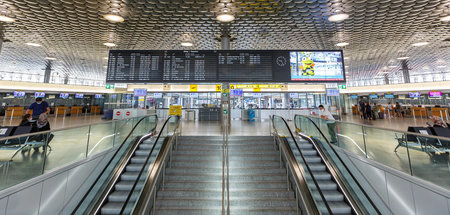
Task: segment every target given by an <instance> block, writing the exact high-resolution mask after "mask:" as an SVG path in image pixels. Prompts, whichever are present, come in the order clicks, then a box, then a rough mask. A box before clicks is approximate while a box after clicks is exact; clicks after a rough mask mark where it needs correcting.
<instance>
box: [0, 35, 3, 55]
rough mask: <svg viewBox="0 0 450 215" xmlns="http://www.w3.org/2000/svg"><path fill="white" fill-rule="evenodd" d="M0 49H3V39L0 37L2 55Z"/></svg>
mask: <svg viewBox="0 0 450 215" xmlns="http://www.w3.org/2000/svg"><path fill="white" fill-rule="evenodd" d="M2 47H3V38H2V37H0V53H2Z"/></svg>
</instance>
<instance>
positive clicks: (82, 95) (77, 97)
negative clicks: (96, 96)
mask: <svg viewBox="0 0 450 215" xmlns="http://www.w3.org/2000/svg"><path fill="white" fill-rule="evenodd" d="M75 98H76V99H82V98H84V94H83V93H75Z"/></svg>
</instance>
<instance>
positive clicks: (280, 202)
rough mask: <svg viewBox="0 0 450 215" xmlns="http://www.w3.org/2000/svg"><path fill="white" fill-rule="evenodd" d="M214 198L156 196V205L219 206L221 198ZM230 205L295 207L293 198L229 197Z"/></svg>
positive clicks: (259, 207) (260, 207) (261, 207)
mask: <svg viewBox="0 0 450 215" xmlns="http://www.w3.org/2000/svg"><path fill="white" fill-rule="evenodd" d="M220 197H221V196H219V198H215V199H211V198H208V199H193V198H184V199H183V198H158V199H157V200H156V205H157V207H194V208H198V207H202V206H221V205H222V198H220ZM230 207H245V208H258V209H263V208H270V207H296V203H295V200H294V199H282V198H277V199H267V200H264V199H249V200H243V199H239V200H233V199H230Z"/></svg>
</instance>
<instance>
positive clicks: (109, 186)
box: [72, 114, 158, 214]
mask: <svg viewBox="0 0 450 215" xmlns="http://www.w3.org/2000/svg"><path fill="white" fill-rule="evenodd" d="M152 116H154V117H156V121H155V126H154V127H153V128H152V129H151V130H150V131H149V133H148V135H150V136H152V135H153V134H154V133H155V130H156V127H157V125H158V116H157V115H156V114H155V115H149V116H145V117H142V118H141V119H140V120H139V121H138V122H137V123H136V125H134V127H133V128H132V129H131V131H130V133H128V135H127V137H126V138H125V139H124V140H123V142H122V144H120V146H119V148H118V149H117V150H116V151H115V152H114V154H113V155H112V156H111V158H110V159H109V161H108V163H107V164H106V165H105V167H104V168H103V170H102V171H101V173H100V174H99V175H98V177H97V178H96V179H95V181H94V182H93V183H92V185H91V186H90V187H89V189H88V190H87V192H86V193H85V194H84V196H83V198H82V199H81V200H80V201H79V203H78V204H77V206H76V207H75V209H74V210H73V212H72V214H75V212H76V211H77V210H78V209H79V208H80V207H81V205H82V204H83V202H84V201H85V200H86V198H87V196H88V195H89V194H90V192H91V190H93V189H94V186H95V185H96V184H97V183H98V181H99V180H100V178H101V177H102V175H103V174H104V173H105V171H106V170H107V169H108V167H109V165H110V164H111V162H112V161H113V160H114V158H115V157H116V155H117V154H118V153H119V151H120V150H121V149H122V147H123V146H124V145H125V143H126V142H127V141H128V139H129V138H130V136H131V135H132V134H133V132H134V130H136V128H137V127H138V126H139V125H140V123H141V122H142V121H143V120H144V119H145V118H147V117H152ZM138 143H139V141H138V139H136V140H135V141H134V143H133V144H132V145H133V146H134V147H135V146H136V145H138ZM133 146H132V148H133ZM130 151H131V150H130ZM130 151H129V152H128V153H127V154H126V155H125V156H131V155H133V153H130ZM124 163H125V164H124ZM125 166H126V162H123V163H122V164H121V166H120V167H119V169H118V171H116V172H115V174H114V176H113V177H112V178H111V180H110V183H109V184H108V185H107V187H106V189H105V191H106V192H103V194H102V195H101V197H100V198H101V199H104V198H105V196H107V194H108V193H109V191H111V188H112V186H113V185H114V181H117V178H118V177H119V176H120V174H121V173H122V172H123V170H124V169H125ZM97 204H98V202H97ZM97 204H96V205H95V206H94V208H96V207H97ZM101 204H103V203H101ZM94 211H95V209H94ZM91 212H92V210H91ZM91 214H92V213H91Z"/></svg>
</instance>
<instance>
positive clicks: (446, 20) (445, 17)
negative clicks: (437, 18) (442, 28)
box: [441, 15, 450, 22]
mask: <svg viewBox="0 0 450 215" xmlns="http://www.w3.org/2000/svg"><path fill="white" fill-rule="evenodd" d="M441 21H443V22H448V21H450V15H449V16H444V17H442V18H441Z"/></svg>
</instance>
